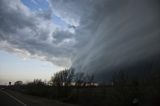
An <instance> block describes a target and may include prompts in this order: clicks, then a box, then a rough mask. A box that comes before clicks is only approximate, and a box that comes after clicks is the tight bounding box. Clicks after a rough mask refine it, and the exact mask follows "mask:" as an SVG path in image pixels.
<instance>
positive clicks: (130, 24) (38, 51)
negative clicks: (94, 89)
mask: <svg viewBox="0 0 160 106" xmlns="http://www.w3.org/2000/svg"><path fill="white" fill-rule="evenodd" d="M159 5H160V3H159V1H158V0H0V83H6V82H8V81H10V80H12V81H16V80H21V79H22V80H23V81H27V80H32V79H34V78H42V79H47V80H48V79H49V78H50V76H51V75H53V73H54V72H56V71H59V70H60V69H64V68H69V67H71V66H72V67H74V68H75V69H76V71H84V72H87V73H101V74H103V73H107V72H109V70H110V69H112V68H115V67H121V66H125V65H129V64H133V63H135V62H137V61H140V60H145V59H146V58H150V57H152V56H155V55H159V53H160V49H159V45H160V42H159V39H160V36H159V35H160V30H159V29H160V21H159V19H160V15H159ZM126 63H127V64H126Z"/></svg>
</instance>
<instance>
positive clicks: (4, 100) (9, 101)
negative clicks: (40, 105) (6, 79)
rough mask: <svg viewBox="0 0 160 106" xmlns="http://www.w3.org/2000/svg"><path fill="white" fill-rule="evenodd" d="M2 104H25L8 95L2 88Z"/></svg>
mask: <svg viewBox="0 0 160 106" xmlns="http://www.w3.org/2000/svg"><path fill="white" fill-rule="evenodd" d="M0 106H23V105H22V104H20V103H19V102H17V101H16V100H14V99H13V98H12V97H10V96H8V95H7V94H5V93H4V91H2V90H0Z"/></svg>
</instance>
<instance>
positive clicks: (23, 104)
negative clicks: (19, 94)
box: [0, 90, 27, 106]
mask: <svg viewBox="0 0 160 106" xmlns="http://www.w3.org/2000/svg"><path fill="white" fill-rule="evenodd" d="M0 91H1V92H3V93H5V94H6V95H8V96H9V97H11V98H12V99H14V100H15V101H17V102H18V103H20V104H21V105H22V106H27V105H26V104H25V103H23V102H22V101H20V100H19V99H17V98H16V97H14V96H12V95H11V94H9V93H7V92H5V91H2V90H0Z"/></svg>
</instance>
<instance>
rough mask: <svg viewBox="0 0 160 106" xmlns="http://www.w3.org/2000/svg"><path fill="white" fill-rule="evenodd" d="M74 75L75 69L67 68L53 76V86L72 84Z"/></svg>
mask: <svg viewBox="0 0 160 106" xmlns="http://www.w3.org/2000/svg"><path fill="white" fill-rule="evenodd" d="M73 77H74V69H73V68H70V69H65V70H62V71H60V72H57V73H55V74H54V76H52V77H51V82H52V85H53V86H70V85H71V82H72V80H73Z"/></svg>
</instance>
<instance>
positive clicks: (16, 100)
mask: <svg viewBox="0 0 160 106" xmlns="http://www.w3.org/2000/svg"><path fill="white" fill-rule="evenodd" d="M0 106H77V105H73V104H66V103H62V102H59V101H56V100H51V99H46V98H41V97H36V96H31V95H25V94H22V93H19V92H15V91H11V90H8V89H2V88H0Z"/></svg>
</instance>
